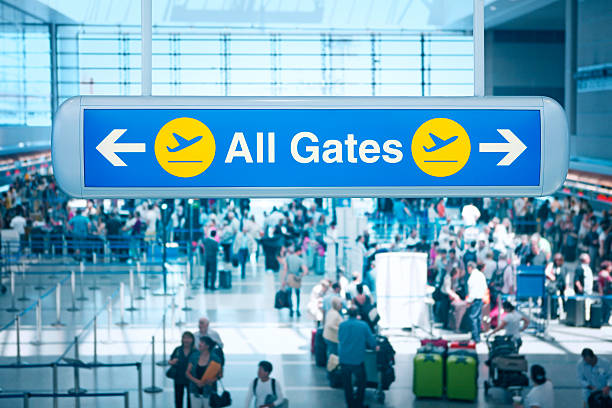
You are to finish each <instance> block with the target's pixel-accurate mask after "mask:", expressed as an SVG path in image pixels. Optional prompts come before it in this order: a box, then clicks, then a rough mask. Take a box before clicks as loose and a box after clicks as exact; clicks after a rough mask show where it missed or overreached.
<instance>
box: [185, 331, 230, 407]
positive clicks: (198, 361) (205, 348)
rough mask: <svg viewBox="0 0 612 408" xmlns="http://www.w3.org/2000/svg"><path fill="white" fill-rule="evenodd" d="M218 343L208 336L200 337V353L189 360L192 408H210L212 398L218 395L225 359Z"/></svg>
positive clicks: (188, 372)
mask: <svg viewBox="0 0 612 408" xmlns="http://www.w3.org/2000/svg"><path fill="white" fill-rule="evenodd" d="M217 350H218V347H217V343H215V341H214V340H213V339H211V338H210V337H208V336H202V337H200V343H199V345H198V351H196V352H194V353H193V354H192V355H191V357H190V358H189V363H188V364H187V370H186V371H185V375H186V377H187V379H188V380H189V381H190V384H189V399H190V401H191V407H192V408H210V407H212V405H211V404H210V397H211V395H212V394H213V393H215V394H216V393H217V380H218V378H219V377H220V375H221V369H222V367H223V363H224V361H223V357H222V356H221V355H220V353H219V352H218V351H217Z"/></svg>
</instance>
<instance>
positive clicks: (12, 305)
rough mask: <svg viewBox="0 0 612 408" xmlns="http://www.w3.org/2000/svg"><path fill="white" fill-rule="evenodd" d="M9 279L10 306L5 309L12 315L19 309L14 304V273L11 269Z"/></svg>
mask: <svg viewBox="0 0 612 408" xmlns="http://www.w3.org/2000/svg"><path fill="white" fill-rule="evenodd" d="M10 279H11V284H10V289H11V306H10V307H9V308H8V309H6V311H7V312H10V313H14V312H18V311H19V309H18V308H17V305H16V302H15V271H14V270H13V269H12V268H11V275H10Z"/></svg>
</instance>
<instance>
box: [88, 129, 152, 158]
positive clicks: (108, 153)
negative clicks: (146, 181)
mask: <svg viewBox="0 0 612 408" xmlns="http://www.w3.org/2000/svg"><path fill="white" fill-rule="evenodd" d="M126 130H127V129H113V131H112V132H110V133H109V134H108V136H106V137H105V138H104V139H103V140H102V141H101V142H100V144H99V145H98V146H96V150H97V151H99V152H100V154H102V156H104V158H106V160H108V161H109V162H110V163H111V164H112V165H113V166H127V164H125V162H124V161H123V160H121V159H120V158H119V156H117V155H116V154H115V153H144V152H145V151H146V144H144V143H116V142H117V139H119V138H120V137H121V135H123V134H124V133H125V131H126Z"/></svg>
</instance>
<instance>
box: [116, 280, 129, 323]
mask: <svg viewBox="0 0 612 408" xmlns="http://www.w3.org/2000/svg"><path fill="white" fill-rule="evenodd" d="M124 297H125V285H124V283H123V282H121V283H119V316H120V318H121V320H120V321H119V322H117V326H126V325H127V322H126V321H125V299H124Z"/></svg>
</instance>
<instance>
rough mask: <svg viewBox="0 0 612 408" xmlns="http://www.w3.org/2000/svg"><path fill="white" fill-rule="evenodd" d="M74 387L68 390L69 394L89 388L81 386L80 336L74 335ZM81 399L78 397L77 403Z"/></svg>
mask: <svg viewBox="0 0 612 408" xmlns="http://www.w3.org/2000/svg"><path fill="white" fill-rule="evenodd" d="M74 360H75V361H74V362H73V369H74V388H71V389H69V390H68V394H85V393H86V392H87V390H86V389H85V388H81V378H80V376H79V363H82V362H81V361H80V358H79V337H78V336H75V337H74ZM78 403H79V400H78V399H77V404H78Z"/></svg>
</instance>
